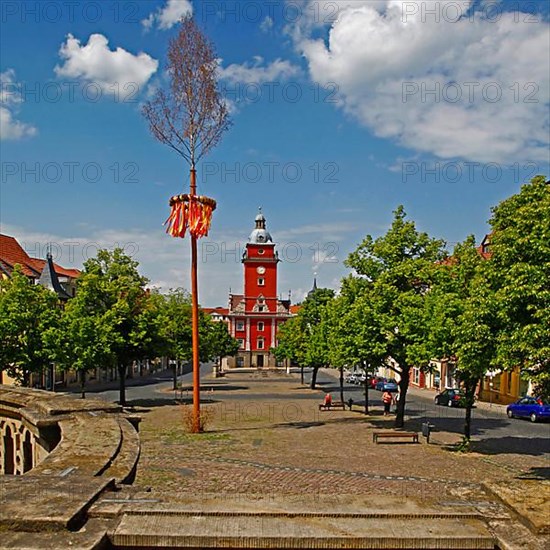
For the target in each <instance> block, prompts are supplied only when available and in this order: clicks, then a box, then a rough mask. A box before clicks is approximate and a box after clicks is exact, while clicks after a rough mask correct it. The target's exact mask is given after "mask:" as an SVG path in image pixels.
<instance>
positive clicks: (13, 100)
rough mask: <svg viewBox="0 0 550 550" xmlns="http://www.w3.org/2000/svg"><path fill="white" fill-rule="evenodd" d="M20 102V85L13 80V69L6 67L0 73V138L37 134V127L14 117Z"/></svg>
mask: <svg viewBox="0 0 550 550" xmlns="http://www.w3.org/2000/svg"><path fill="white" fill-rule="evenodd" d="M22 102H23V99H22V97H21V90H20V85H19V83H18V82H16V80H15V71H14V70H13V69H7V70H6V71H4V72H3V73H0V140H10V139H11V140H17V139H22V138H24V137H32V136H35V135H36V134H37V129H36V127H34V126H33V125H32V124H27V123H25V122H21V121H19V120H16V118H15V114H16V112H17V110H18V108H19V107H18V106H19V104H20V103H22Z"/></svg>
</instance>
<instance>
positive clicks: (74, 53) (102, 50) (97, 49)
mask: <svg viewBox="0 0 550 550" xmlns="http://www.w3.org/2000/svg"><path fill="white" fill-rule="evenodd" d="M59 55H60V57H61V58H62V59H63V60H64V62H63V65H61V66H60V65H57V66H56V67H55V69H54V70H55V73H56V74H57V75H58V76H60V77H63V76H65V77H70V78H78V79H82V80H84V81H88V82H93V83H95V84H97V85H99V86H100V87H101V88H103V89H106V88H109V87H110V86H113V85H114V84H117V85H119V86H120V87H121V89H122V87H124V86H125V85H130V84H135V85H137V86H138V87H142V86H143V85H145V83H146V82H147V81H148V80H149V78H151V76H152V75H153V74H154V73H155V72H156V70H157V68H158V64H159V63H158V61H157V60H156V59H153V58H152V57H151V56H150V55H148V54H146V53H143V52H141V53H139V54H137V55H134V54H132V53H130V52H128V51H126V50H124V49H123V48H120V47H118V48H117V49H116V50H114V51H113V50H110V49H109V41H108V40H107V38H106V37H105V36H103V35H102V34H92V35H90V38H89V39H88V44H86V45H85V46H83V45H81V43H80V40H79V39H77V38H75V37H74V36H73V35H72V34H69V35H67V41H66V42H65V43H63V44H62V45H61V48H60V50H59Z"/></svg>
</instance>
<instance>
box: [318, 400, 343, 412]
mask: <svg viewBox="0 0 550 550" xmlns="http://www.w3.org/2000/svg"><path fill="white" fill-rule="evenodd" d="M332 409H342V410H343V411H345V410H346V405H345V403H344V402H343V401H334V402H333V403H331V404H330V405H325V404H324V403H321V404H320V405H319V410H320V411H331V410H332Z"/></svg>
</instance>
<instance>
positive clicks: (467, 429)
mask: <svg viewBox="0 0 550 550" xmlns="http://www.w3.org/2000/svg"><path fill="white" fill-rule="evenodd" d="M477 384H478V380H473V381H468V382H465V384H464V389H465V393H466V396H465V399H466V403H465V406H466V412H465V415H464V438H465V439H467V440H468V441H470V437H471V433H472V409H473V407H474V394H475V391H476V387H477Z"/></svg>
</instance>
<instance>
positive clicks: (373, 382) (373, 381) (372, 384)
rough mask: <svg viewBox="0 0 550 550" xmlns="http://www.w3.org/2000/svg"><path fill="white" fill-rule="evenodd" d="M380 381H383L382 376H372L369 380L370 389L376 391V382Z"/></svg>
mask: <svg viewBox="0 0 550 550" xmlns="http://www.w3.org/2000/svg"><path fill="white" fill-rule="evenodd" d="M381 380H385V378H383V377H382V376H373V377H372V378H371V379H370V387H371V388H372V389H373V390H375V389H376V384H378V382H380V381H381Z"/></svg>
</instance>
